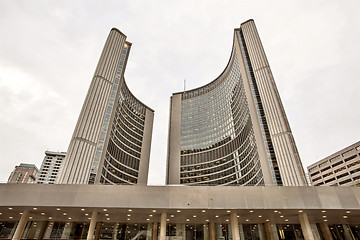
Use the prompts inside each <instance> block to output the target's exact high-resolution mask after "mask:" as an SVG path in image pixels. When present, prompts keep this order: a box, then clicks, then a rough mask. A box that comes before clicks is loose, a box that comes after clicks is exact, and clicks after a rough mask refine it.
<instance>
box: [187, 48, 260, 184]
mask: <svg viewBox="0 0 360 240" xmlns="http://www.w3.org/2000/svg"><path fill="white" fill-rule="evenodd" d="M181 95H182V100H181V138H180V149H181V160H180V183H181V184H189V185H259V184H260V185H263V184H264V182H263V178H262V171H261V166H260V161H259V155H258V154H257V147H256V143H255V138H254V132H253V130H252V123H251V119H250V115H249V109H248V107H247V105H248V103H247V100H246V97H245V91H244V85H243V81H242V77H241V73H240V67H239V62H238V59H237V56H236V54H235V51H234V50H233V51H232V54H231V58H230V61H229V64H228V66H227V68H226V69H225V71H224V72H223V73H222V74H221V76H220V77H219V78H217V79H216V80H215V81H213V82H212V83H210V84H208V85H206V86H204V87H201V88H198V89H195V90H192V91H188V92H184V93H182V94H181Z"/></svg>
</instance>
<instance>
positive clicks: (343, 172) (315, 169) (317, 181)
mask: <svg viewBox="0 0 360 240" xmlns="http://www.w3.org/2000/svg"><path fill="white" fill-rule="evenodd" d="M307 169H308V171H309V177H310V180H311V184H312V185H313V186H322V185H324V186H338V185H344V186H360V141H359V142H357V143H355V144H352V145H351V146H349V147H346V148H344V149H342V150H340V151H338V152H336V153H334V154H332V155H330V156H328V157H326V158H324V159H323V160H320V161H318V162H316V163H314V164H312V165H310V166H308V167H307Z"/></svg>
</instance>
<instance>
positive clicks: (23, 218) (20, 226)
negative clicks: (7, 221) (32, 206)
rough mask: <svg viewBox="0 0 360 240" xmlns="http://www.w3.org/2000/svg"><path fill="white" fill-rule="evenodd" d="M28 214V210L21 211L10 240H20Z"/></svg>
mask: <svg viewBox="0 0 360 240" xmlns="http://www.w3.org/2000/svg"><path fill="white" fill-rule="evenodd" d="M29 215H30V212H29V211H28V210H24V211H23V213H22V215H21V218H20V221H19V223H18V225H17V226H16V230H15V233H14V235H13V237H12V240H20V238H21V236H22V234H23V232H24V229H25V227H26V223H27V221H28V219H29Z"/></svg>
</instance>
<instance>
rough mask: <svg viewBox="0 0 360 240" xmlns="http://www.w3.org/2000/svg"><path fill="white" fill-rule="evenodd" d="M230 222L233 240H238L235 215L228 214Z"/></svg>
mask: <svg viewBox="0 0 360 240" xmlns="http://www.w3.org/2000/svg"><path fill="white" fill-rule="evenodd" d="M230 222H231V233H232V239H233V240H240V234H239V221H238V218H237V214H236V213H232V214H230Z"/></svg>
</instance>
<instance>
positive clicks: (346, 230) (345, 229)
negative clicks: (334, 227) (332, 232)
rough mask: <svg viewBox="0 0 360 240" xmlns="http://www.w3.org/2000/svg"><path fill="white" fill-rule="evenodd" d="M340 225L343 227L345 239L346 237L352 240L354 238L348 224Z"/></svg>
mask: <svg viewBox="0 0 360 240" xmlns="http://www.w3.org/2000/svg"><path fill="white" fill-rule="evenodd" d="M342 227H343V229H344V235H345V239H346V240H353V239H355V238H354V237H353V236H352V233H351V231H350V227H349V225H347V224H343V225H342Z"/></svg>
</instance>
